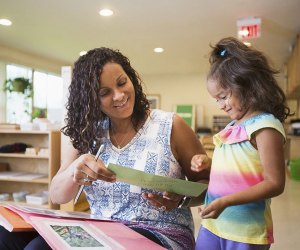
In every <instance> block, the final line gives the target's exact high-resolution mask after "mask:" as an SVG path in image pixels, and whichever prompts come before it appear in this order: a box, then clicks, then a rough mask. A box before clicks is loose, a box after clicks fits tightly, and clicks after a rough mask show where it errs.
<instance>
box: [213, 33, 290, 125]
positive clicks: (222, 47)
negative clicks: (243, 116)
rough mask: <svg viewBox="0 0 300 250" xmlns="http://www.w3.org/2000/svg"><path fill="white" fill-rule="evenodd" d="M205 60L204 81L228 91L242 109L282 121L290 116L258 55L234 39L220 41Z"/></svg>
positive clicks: (271, 71)
mask: <svg viewBox="0 0 300 250" xmlns="http://www.w3.org/2000/svg"><path fill="white" fill-rule="evenodd" d="M211 47H212V49H213V50H212V52H211V55H210V58H209V62H210V65H211V67H210V71H209V73H208V77H207V78H208V79H212V80H215V81H217V82H218V83H219V84H220V86H221V87H222V88H224V89H231V90H232V91H233V92H234V93H235V94H236V95H237V96H238V97H239V100H240V102H241V105H242V108H244V109H248V108H251V109H253V110H255V111H263V112H267V113H271V114H273V115H274V116H275V117H276V118H278V119H279V120H280V121H281V122H283V121H284V120H285V119H286V118H287V117H288V116H290V115H292V114H291V113H290V109H289V107H288V106H287V105H286V97H285V94H284V92H283V91H282V89H281V88H280V87H279V86H278V83H277V81H276V79H275V75H276V74H277V73H279V72H278V71H276V70H274V69H272V68H271V67H270V65H269V63H268V61H267V58H266V57H265V56H264V55H263V53H262V52H260V51H257V50H255V49H252V48H249V47H248V46H246V45H245V44H244V43H242V42H240V41H239V40H237V39H236V38H233V37H228V38H224V39H221V40H220V41H219V42H218V43H217V44H216V45H215V46H211Z"/></svg>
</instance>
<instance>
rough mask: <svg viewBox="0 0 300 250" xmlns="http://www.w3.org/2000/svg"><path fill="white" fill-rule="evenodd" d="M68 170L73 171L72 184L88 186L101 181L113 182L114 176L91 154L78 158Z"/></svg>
mask: <svg viewBox="0 0 300 250" xmlns="http://www.w3.org/2000/svg"><path fill="white" fill-rule="evenodd" d="M70 169H72V170H73V182H74V183H77V184H78V185H85V186H90V185H91V184H92V182H93V181H96V180H102V181H107V182H115V181H116V176H115V174H114V173H112V172H111V171H110V170H108V169H107V168H106V167H105V165H104V163H103V162H102V161H101V160H99V159H98V161H96V160H95V156H94V155H91V154H84V155H81V156H80V157H78V158H77V159H76V160H75V161H74V162H73V163H72V164H71V167H70Z"/></svg>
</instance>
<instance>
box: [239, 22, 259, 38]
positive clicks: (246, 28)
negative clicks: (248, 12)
mask: <svg viewBox="0 0 300 250" xmlns="http://www.w3.org/2000/svg"><path fill="white" fill-rule="evenodd" d="M237 27H238V37H239V38H240V39H251V38H258V37H260V36H261V19H260V18H247V19H239V20H238V21H237Z"/></svg>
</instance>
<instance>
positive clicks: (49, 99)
mask: <svg viewBox="0 0 300 250" xmlns="http://www.w3.org/2000/svg"><path fill="white" fill-rule="evenodd" d="M16 77H24V78H28V79H30V80H32V82H33V97H30V98H26V97H25V96H24V94H22V93H17V92H7V93H6V94H7V100H6V107H7V108H6V112H7V115H6V120H7V122H8V123H27V122H30V121H31V120H32V118H34V117H45V116H46V117H47V118H48V120H50V121H51V122H52V123H61V120H62V106H63V105H62V102H63V82H62V78H61V77H60V76H57V75H54V74H50V73H45V72H40V71H34V70H33V69H31V68H26V67H23V66H16V65H7V66H6V78H7V79H14V78H16Z"/></svg>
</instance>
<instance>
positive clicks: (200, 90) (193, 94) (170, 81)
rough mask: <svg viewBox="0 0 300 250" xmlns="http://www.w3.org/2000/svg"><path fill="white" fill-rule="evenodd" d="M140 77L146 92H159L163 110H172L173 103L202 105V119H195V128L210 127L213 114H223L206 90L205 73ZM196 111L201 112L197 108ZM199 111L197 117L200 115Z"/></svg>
mask: <svg viewBox="0 0 300 250" xmlns="http://www.w3.org/2000/svg"><path fill="white" fill-rule="evenodd" d="M141 78H142V80H143V82H144V84H145V87H144V89H145V92H146V93H147V94H160V98H161V109H163V110H166V111H173V109H174V105H175V104H195V105H197V106H198V107H199V106H203V107H204V108H203V113H204V114H203V118H204V121H203V122H201V120H200V119H196V128H197V127H198V126H208V127H211V126H212V116H213V115H224V112H222V111H221V110H219V109H218V106H217V105H216V102H215V100H214V99H213V98H211V97H210V96H209V94H208V92H207V90H206V75H200V74H189V75H160V76H146V75H145V76H143V75H141ZM198 111H199V112H201V111H200V110H199V108H198ZM199 112H198V118H199V115H201V114H199ZM196 115H197V114H196ZM197 121H198V122H197Z"/></svg>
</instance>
